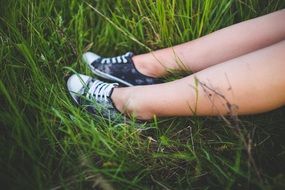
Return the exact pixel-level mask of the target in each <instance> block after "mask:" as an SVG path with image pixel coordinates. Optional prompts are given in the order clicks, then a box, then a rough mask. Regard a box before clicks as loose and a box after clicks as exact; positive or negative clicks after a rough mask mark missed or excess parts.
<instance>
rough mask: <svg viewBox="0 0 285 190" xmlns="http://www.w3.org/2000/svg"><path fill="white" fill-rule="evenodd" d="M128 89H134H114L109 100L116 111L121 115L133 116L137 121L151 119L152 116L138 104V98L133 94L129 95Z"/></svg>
mask: <svg viewBox="0 0 285 190" xmlns="http://www.w3.org/2000/svg"><path fill="white" fill-rule="evenodd" d="M129 88H135V87H126V88H114V90H113V93H112V95H111V99H112V101H113V104H114V106H115V107H116V109H117V110H118V111H119V112H120V113H122V114H125V115H128V116H129V117H133V116H134V117H135V118H137V119H139V120H150V119H152V118H153V115H152V114H151V113H150V112H148V111H146V110H145V108H144V106H143V105H141V104H140V103H139V101H140V100H139V98H138V97H137V96H136V95H135V93H131V92H130V89H129Z"/></svg>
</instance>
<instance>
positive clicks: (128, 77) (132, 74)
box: [83, 52, 162, 86]
mask: <svg viewBox="0 0 285 190" xmlns="http://www.w3.org/2000/svg"><path fill="white" fill-rule="evenodd" d="M133 55H134V54H133V53H132V52H128V53H126V54H124V55H121V56H117V57H110V58H104V57H101V56H99V55H96V54H95V53H92V52H87V53H84V54H83V61H84V62H86V63H87V64H88V66H89V67H90V69H91V70H92V72H93V73H94V74H95V75H97V76H99V77H101V78H103V79H107V80H111V81H115V82H119V83H121V84H123V85H125V86H136V85H151V84H158V83H162V81H161V79H158V78H153V77H149V76H146V75H144V74H142V73H140V72H139V71H138V70H137V69H136V67H135V65H134V63H133V60H132V57H133Z"/></svg>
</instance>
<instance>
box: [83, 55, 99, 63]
mask: <svg viewBox="0 0 285 190" xmlns="http://www.w3.org/2000/svg"><path fill="white" fill-rule="evenodd" d="M99 58H100V56H99V55H96V54H95V53H92V52H86V53H84V54H83V56H82V59H83V61H84V62H85V63H87V64H88V65H90V64H91V63H93V62H94V61H95V60H96V59H99Z"/></svg>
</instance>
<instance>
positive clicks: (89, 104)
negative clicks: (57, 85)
mask: <svg viewBox="0 0 285 190" xmlns="http://www.w3.org/2000/svg"><path fill="white" fill-rule="evenodd" d="M116 87H118V84H117V83H105V82H102V81H100V80H96V79H93V78H91V77H89V76H86V75H81V74H73V75H72V76H71V77H70V78H69V79H68V81H67V88H68V91H69V93H70V95H71V97H72V98H73V100H74V101H75V102H76V103H77V104H78V105H80V106H83V107H84V108H86V109H87V111H89V112H91V113H93V114H98V112H99V113H100V114H102V116H104V117H105V118H110V119H114V118H118V116H119V115H121V116H122V114H121V113H120V112H119V111H118V110H117V109H116V107H115V105H114V104H113V101H112V100H111V98H110V97H111V94H112V92H113V89H114V88H116Z"/></svg>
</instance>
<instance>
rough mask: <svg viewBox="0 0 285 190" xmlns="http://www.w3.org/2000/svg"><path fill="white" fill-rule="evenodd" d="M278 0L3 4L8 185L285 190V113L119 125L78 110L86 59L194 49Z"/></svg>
mask: <svg viewBox="0 0 285 190" xmlns="http://www.w3.org/2000/svg"><path fill="white" fill-rule="evenodd" d="M284 7H285V2H284V1H281V0H280V1H278V0H274V1H273V0H266V1H259V0H246V1H234V0H219V1H215V0H204V1H198V0H183V1H177V0H164V1H163V0H156V1H155V0H115V1H100V0H99V1H80V0H68V1H56V0H45V1H36V0H30V1H16V0H10V1H0V44H1V45H0V58H1V63H0V64H1V67H0V68H1V70H0V188H1V189H104V190H107V189H217V188H223V189H241V188H246V189H249V188H251V189H282V188H285V183H284V181H285V173H284V171H285V165H284V151H285V149H284V133H285V130H284V124H285V117H284V116H285V115H284V108H283V109H279V110H276V111H274V112H272V113H267V114H263V115H259V116H254V117H253V116H248V117H243V118H239V119H237V118H224V119H222V118H219V117H217V118H208V117H207V118H199V117H189V118H167V119H158V120H155V121H154V122H152V123H148V124H145V125H143V126H137V124H136V123H135V122H134V123H131V124H125V123H116V122H113V121H110V120H106V119H103V118H102V117H101V116H100V115H98V116H93V115H90V114H88V113H86V112H83V111H82V110H81V109H80V108H79V107H76V106H75V105H74V104H73V103H72V101H71V99H70V98H69V96H68V94H67V90H66V88H65V86H66V84H65V78H66V77H67V76H68V75H69V74H70V73H72V71H73V70H75V71H77V72H80V73H86V74H89V75H91V73H90V71H88V69H87V68H86V66H85V65H84V64H83V63H82V61H81V59H80V56H81V55H82V53H83V52H84V51H87V50H92V51H96V52H98V53H100V54H103V55H106V56H107V55H117V54H120V53H124V52H126V51H128V50H132V51H134V52H135V53H137V54H138V53H142V52H147V51H150V50H155V49H158V48H163V47H167V46H170V45H175V44H178V43H182V42H185V41H189V40H192V39H195V38H198V37H199V36H202V35H205V34H207V33H210V32H213V31H215V30H217V29H220V28H222V27H225V26H229V25H231V24H234V23H237V22H240V21H242V20H246V19H250V18H254V17H257V16H260V15H264V14H266V13H270V12H273V11H275V10H278V9H281V8H284Z"/></svg>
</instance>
